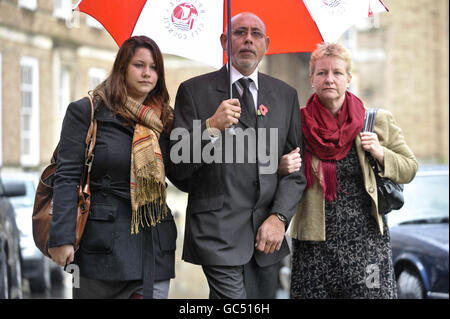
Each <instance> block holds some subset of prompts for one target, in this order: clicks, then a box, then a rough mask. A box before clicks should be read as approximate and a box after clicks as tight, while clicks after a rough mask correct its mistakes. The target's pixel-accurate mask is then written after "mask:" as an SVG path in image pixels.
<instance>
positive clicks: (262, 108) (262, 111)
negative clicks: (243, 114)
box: [258, 104, 269, 116]
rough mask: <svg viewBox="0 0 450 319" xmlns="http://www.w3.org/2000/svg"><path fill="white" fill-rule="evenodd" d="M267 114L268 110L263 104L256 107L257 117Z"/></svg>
mask: <svg viewBox="0 0 450 319" xmlns="http://www.w3.org/2000/svg"><path fill="white" fill-rule="evenodd" d="M267 112H269V109H268V108H267V107H266V106H264V104H261V105H260V106H259V107H258V115H259V116H266V114H267Z"/></svg>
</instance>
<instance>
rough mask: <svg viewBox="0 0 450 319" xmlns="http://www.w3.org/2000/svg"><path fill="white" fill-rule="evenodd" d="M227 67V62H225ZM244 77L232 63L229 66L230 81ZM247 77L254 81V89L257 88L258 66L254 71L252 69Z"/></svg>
mask: <svg viewBox="0 0 450 319" xmlns="http://www.w3.org/2000/svg"><path fill="white" fill-rule="evenodd" d="M227 67H228V64H227ZM243 77H246V76H244V75H242V74H241V73H240V72H239V71H238V70H236V68H235V67H234V66H233V65H232V66H231V81H232V82H233V84H234V82H236V81H238V80H240V79H241V78H243ZM247 78H249V79H252V81H253V83H255V86H256V89H258V68H256V69H255V71H253V73H252V74H250V75H249V76H247Z"/></svg>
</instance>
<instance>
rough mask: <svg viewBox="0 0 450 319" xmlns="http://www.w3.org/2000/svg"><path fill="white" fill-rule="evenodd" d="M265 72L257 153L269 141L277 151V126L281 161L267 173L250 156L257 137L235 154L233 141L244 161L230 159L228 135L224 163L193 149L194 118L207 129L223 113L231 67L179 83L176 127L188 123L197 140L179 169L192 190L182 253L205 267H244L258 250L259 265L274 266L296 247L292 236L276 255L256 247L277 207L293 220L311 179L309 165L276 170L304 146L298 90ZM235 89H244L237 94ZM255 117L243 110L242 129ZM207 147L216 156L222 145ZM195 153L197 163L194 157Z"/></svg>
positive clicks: (174, 142) (174, 146)
mask: <svg viewBox="0 0 450 319" xmlns="http://www.w3.org/2000/svg"><path fill="white" fill-rule="evenodd" d="M258 77H259V78H258V83H259V89H258V106H259V105H260V104H263V105H264V106H266V107H267V108H268V113H267V114H266V115H265V116H258V119H257V127H256V128H253V129H255V130H254V132H255V134H256V135H255V136H256V139H257V140H258V146H256V148H257V152H256V153H257V154H261V152H262V151H263V150H264V147H265V148H266V151H268V150H269V149H270V147H269V142H270V129H271V128H272V129H275V131H274V132H273V133H272V134H273V135H272V136H273V137H274V140H273V141H272V143H271V144H270V145H271V146H272V147H275V150H274V151H273V152H272V153H273V154H275V160H276V163H272V164H273V165H275V169H274V170H273V172H272V173H270V174H263V173H262V171H263V170H264V168H263V166H264V164H262V163H261V160H262V156H260V155H257V160H256V162H255V161H253V162H252V160H250V159H249V158H251V155H252V154H251V153H252V152H251V150H252V147H251V145H250V144H251V143H250V144H248V145H246V146H245V147H244V148H243V149H240V151H238V153H237V154H236V151H237V149H236V139H234V140H233V150H234V154H233V157H234V160H236V155H241V153H242V151H243V152H244V153H245V156H244V159H245V161H244V163H238V164H236V163H227V162H225V160H224V159H225V157H227V156H228V155H229V154H228V155H226V154H225V153H227V152H228V153H229V150H230V149H229V148H228V149H227V147H226V145H225V143H226V138H225V134H226V133H225V134H222V138H221V139H220V140H219V141H218V142H215V145H218V146H217V147H219V149H221V150H222V154H221V155H222V161H216V162H212V163H210V162H209V161H206V162H205V158H202V160H201V161H199V162H198V154H194V153H195V152H199V150H198V149H195V147H193V145H194V144H195V143H197V145H198V141H195V140H194V135H195V133H194V132H195V129H194V125H193V121H194V120H200V123H201V132H202V133H203V132H204V130H205V129H206V119H208V118H209V117H211V116H212V115H213V114H214V113H215V112H216V110H217V108H218V106H219V105H220V103H221V102H222V101H223V100H226V99H228V98H229V92H228V82H227V81H228V80H227V79H228V76H227V70H226V68H225V67H223V68H222V69H221V70H219V71H216V72H212V73H209V74H205V75H202V76H199V77H195V78H193V79H190V80H188V81H186V82H184V83H182V84H181V85H180V87H179V89H178V92H177V97H176V102H175V125H174V128H175V129H177V128H185V129H187V131H188V132H189V139H190V142H191V146H192V147H190V152H191V154H190V157H191V158H190V162H189V163H183V162H182V163H177V164H176V165H175V168H174V173H175V175H176V176H177V178H178V179H182V180H186V181H187V187H188V192H189V197H188V206H187V212H186V227H185V237H184V248H183V259H184V260H186V261H188V262H192V263H196V264H202V265H243V264H246V263H247V262H249V261H250V259H251V257H252V256H253V255H254V256H255V259H256V261H257V263H258V264H259V265H260V266H268V265H271V264H274V263H276V262H278V261H279V260H280V259H281V258H282V257H283V256H285V255H287V254H288V253H289V248H288V245H287V243H286V240H284V242H283V244H282V247H281V249H280V251H278V252H275V253H273V254H267V255H266V254H263V253H260V252H258V251H256V250H255V248H254V246H255V237H256V234H257V232H258V229H259V227H260V226H261V224H262V223H263V222H264V220H266V219H267V217H269V215H270V214H271V213H274V212H277V213H281V214H283V215H284V216H286V217H287V219H288V220H289V221H290V219H291V218H292V216H293V215H294V213H295V209H296V206H297V203H298V201H299V200H300V197H301V195H302V193H303V190H304V188H305V185H306V182H305V179H304V175H303V171H300V172H297V173H294V174H291V175H288V176H286V177H282V178H279V177H278V175H277V172H276V170H277V168H278V160H279V159H280V158H281V156H282V155H283V154H286V153H288V152H290V151H291V150H293V149H295V148H296V147H297V146H301V141H302V135H301V134H302V133H301V132H302V131H301V124H300V108H299V103H298V96H297V92H296V90H295V89H294V88H292V87H290V86H289V85H287V84H286V83H284V82H282V81H280V80H277V79H275V78H272V77H270V76H267V75H264V74H261V73H259V75H258ZM236 94H237V92H235V94H234V96H235V97H236V96H237V95H236ZM241 105H242V103H241ZM249 123H251V122H250V121H249V120H248V117H247V115H246V114H245V113H244V110H243V114H242V117H241V118H240V122H239V124H238V126H237V128H236V130H239V129H241V130H246V129H248V128H251V125H250V124H249ZM175 131H176V130H175ZM264 132H265V133H266V137H265V140H264V136H263V133H264ZM222 133H224V132H222ZM197 134H198V132H197ZM235 136H236V135H235ZM171 140H172V141H171V147H172V149H171V151H174V150H179V145H180V144H177V143H178V141H180V140H181V137H180V136H179V137H178V140H175V137H171ZM185 140H186V139H185ZM216 143H217V144H216ZM201 147H202V149H203V150H205V149H207V150H208V152H209V151H210V152H211V154H215V152H218V151H219V149H218V148H217V147H215V148H213V147H211V141H210V140H209V139H208V138H206V139H204V140H202V142H201ZM225 149H227V150H226V151H227V152H225ZM219 153H220V152H219ZM253 153H254V152H253ZM195 155H197V163H195V162H194V163H193V160H194V158H195ZM216 155H217V154H216ZM248 156H250V157H248ZM218 157H220V154H219V155H218Z"/></svg>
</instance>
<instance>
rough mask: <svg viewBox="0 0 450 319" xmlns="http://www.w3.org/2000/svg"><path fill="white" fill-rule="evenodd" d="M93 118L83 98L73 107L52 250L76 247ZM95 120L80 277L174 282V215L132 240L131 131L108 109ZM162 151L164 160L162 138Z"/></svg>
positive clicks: (64, 139)
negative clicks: (80, 194) (83, 172)
mask: <svg viewBox="0 0 450 319" xmlns="http://www.w3.org/2000/svg"><path fill="white" fill-rule="evenodd" d="M90 112H91V111H90V103H89V100H88V99H87V98H83V99H81V100H78V101H76V102H73V103H71V104H70V105H69V107H68V109H67V112H66V116H65V118H64V122H63V126H62V131H61V138H60V143H59V151H58V161H57V170H56V178H55V185H54V209H53V211H54V215H53V218H52V223H51V228H50V241H49V247H56V246H61V245H64V244H73V243H74V242H75V220H76V207H77V185H78V183H79V180H80V175H81V170H82V166H83V160H84V151H85V142H84V139H85V136H86V133H87V130H88V127H89V123H90ZM95 118H96V119H97V123H98V130H97V141H96V145H95V149H94V154H95V157H94V161H93V166H92V172H91V184H90V185H91V191H92V201H91V210H90V212H89V218H88V221H87V224H86V228H85V231H84V233H83V237H82V240H81V243H80V248H79V249H78V251H77V252H76V254H75V261H74V263H75V264H77V265H78V266H79V268H80V273H81V275H82V276H85V277H88V278H92V279H100V280H139V279H143V277H146V278H150V277H151V278H152V279H154V280H166V279H169V278H173V277H174V276H175V272H174V261H175V260H174V258H175V241H176V237H177V230H176V226H175V223H174V220H173V217H172V214H171V212H170V211H169V212H168V216H167V218H166V219H165V220H164V221H162V222H161V223H160V224H158V226H157V227H155V228H148V227H147V228H144V229H142V228H141V230H140V233H139V234H138V235H131V234H130V232H131V201H130V187H129V183H130V154H131V143H132V137H133V129H132V127H131V126H127V125H125V124H124V123H125V122H124V121H123V119H122V120H121V119H119V118H117V117H116V116H114V115H113V113H112V112H111V111H110V110H109V109H108V108H107V107H105V106H100V107H97V108H96V113H95ZM160 145H161V150H162V153H163V157H166V153H167V152H166V150H167V145H168V137H167V136H166V135H163V134H162V135H161V138H160ZM166 174H170V165H167V166H166ZM155 264H156V265H157V267H155Z"/></svg>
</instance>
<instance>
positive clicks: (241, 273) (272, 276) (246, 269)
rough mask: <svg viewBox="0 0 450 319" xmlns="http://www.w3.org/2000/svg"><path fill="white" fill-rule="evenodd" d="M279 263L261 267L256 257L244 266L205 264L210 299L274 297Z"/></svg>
mask: <svg viewBox="0 0 450 319" xmlns="http://www.w3.org/2000/svg"><path fill="white" fill-rule="evenodd" d="M278 270H279V263H276V264H274V265H271V266H267V267H260V266H258V264H257V263H256V261H255V259H254V258H253V257H252V259H251V260H250V261H249V262H248V263H247V264H245V265H242V266H203V272H204V274H205V276H206V279H207V280H208V285H209V298H210V299H274V298H275V296H276V290H277V286H278Z"/></svg>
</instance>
